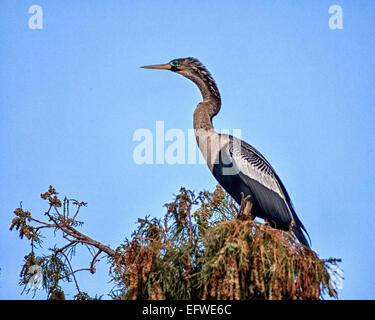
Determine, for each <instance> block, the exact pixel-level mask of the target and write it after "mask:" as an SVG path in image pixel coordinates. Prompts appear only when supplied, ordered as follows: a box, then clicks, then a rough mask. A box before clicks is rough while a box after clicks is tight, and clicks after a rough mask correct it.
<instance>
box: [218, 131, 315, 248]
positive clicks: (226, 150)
mask: <svg viewBox="0 0 375 320" xmlns="http://www.w3.org/2000/svg"><path fill="white" fill-rule="evenodd" d="M220 157H223V158H225V157H228V158H229V159H230V160H228V159H227V160H226V162H227V163H228V162H231V163H232V164H233V168H232V170H234V171H233V172H232V173H233V174H232V176H231V175H229V176H227V175H225V174H224V175H223V173H225V172H224V170H225V169H224V170H223V166H220V167H221V176H220V177H218V176H217V170H215V171H216V172H214V175H215V177H216V178H217V179H218V180H219V182H220V183H221V181H222V182H223V187H224V188H225V189H226V190H227V191H228V193H230V194H231V195H232V197H233V198H234V199H235V200H236V201H237V202H238V203H240V199H241V192H244V194H245V195H247V194H250V195H251V196H252V197H253V208H254V210H255V214H256V215H257V216H259V217H261V218H264V219H267V220H268V221H270V223H271V225H274V226H275V227H277V228H279V229H283V230H288V229H289V228H290V224H291V223H292V222H293V225H294V226H293V229H292V231H293V233H294V234H295V235H296V237H297V239H298V240H299V241H300V242H301V243H303V244H305V245H307V246H309V244H308V242H307V240H306V237H305V236H304V234H303V232H302V230H303V231H305V232H306V234H307V231H306V229H305V227H304V226H303V224H302V222H301V221H300V220H299V218H298V217H297V214H296V212H295V211H294V208H293V205H292V202H291V200H290V197H289V195H288V193H287V191H286V189H285V187H284V185H283V183H282V182H281V180H280V178H279V177H278V175H277V174H276V172H275V170H274V169H273V168H272V166H271V165H270V164H269V163H268V161H267V160H266V159H265V158H264V157H263V156H262V154H261V153H260V152H259V151H257V150H256V149H255V148H253V147H252V146H251V145H249V144H248V143H246V142H244V141H241V140H239V139H237V138H234V137H230V143H229V144H227V145H226V146H224V147H223V149H222V150H221V154H220ZM215 173H216V174H215ZM220 180H221V181H220ZM301 229H302V230H301Z"/></svg>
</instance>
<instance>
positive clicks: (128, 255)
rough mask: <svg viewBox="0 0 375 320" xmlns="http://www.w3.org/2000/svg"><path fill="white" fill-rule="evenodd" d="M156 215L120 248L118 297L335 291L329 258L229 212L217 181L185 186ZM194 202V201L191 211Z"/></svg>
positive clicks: (289, 295) (302, 295)
mask: <svg viewBox="0 0 375 320" xmlns="http://www.w3.org/2000/svg"><path fill="white" fill-rule="evenodd" d="M166 207H167V213H166V215H165V217H164V221H163V222H164V223H162V221H161V220H157V219H152V220H148V219H147V218H146V219H142V220H139V224H140V226H139V228H138V230H137V231H136V232H135V233H134V234H133V237H132V240H127V241H126V243H125V244H124V245H122V246H120V247H119V248H118V249H117V255H116V257H117V258H116V257H115V259H114V260H113V264H112V272H113V273H114V276H115V279H116V281H117V283H118V284H119V287H120V288H121V290H120V294H119V295H118V296H119V297H120V298H123V299H233V300H239V299H320V298H322V297H323V295H324V293H325V292H327V293H328V294H329V295H330V296H335V297H337V293H336V290H335V288H334V287H333V285H332V284H331V283H330V275H329V272H328V265H329V264H331V263H332V264H335V263H336V262H337V261H338V260H336V259H329V260H321V259H320V258H319V257H318V255H317V254H316V253H315V252H314V251H312V250H311V249H309V248H307V247H305V246H303V245H301V244H299V243H298V242H297V241H296V239H295V238H294V236H293V235H292V234H291V233H289V232H284V231H281V230H276V229H274V228H272V227H270V226H269V225H267V224H263V223H259V222H255V221H250V220H246V221H243V220H239V219H234V217H235V216H236V215H237V213H238V208H237V207H236V206H235V205H234V204H233V203H232V200H231V198H230V197H229V196H228V195H227V194H226V193H225V192H224V191H223V189H222V188H221V187H220V186H218V187H217V188H216V190H215V192H214V193H209V192H201V193H200V194H199V195H198V196H195V195H194V193H193V192H191V191H188V190H186V189H184V188H182V189H181V190H180V193H179V194H178V195H177V196H176V197H175V201H173V202H172V203H169V204H166ZM194 207H198V208H197V209H196V210H193V208H194Z"/></svg>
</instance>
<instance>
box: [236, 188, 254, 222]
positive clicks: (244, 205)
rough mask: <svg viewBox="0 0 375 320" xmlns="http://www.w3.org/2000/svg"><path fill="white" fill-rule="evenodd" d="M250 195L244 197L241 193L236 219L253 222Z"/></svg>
mask: <svg viewBox="0 0 375 320" xmlns="http://www.w3.org/2000/svg"><path fill="white" fill-rule="evenodd" d="M250 199H251V195H247V196H246V197H245V195H244V193H243V192H241V205H240V209H239V210H238V214H237V219H241V220H254V218H255V216H253V215H252V214H251V209H252V207H253V204H252V203H251V201H250Z"/></svg>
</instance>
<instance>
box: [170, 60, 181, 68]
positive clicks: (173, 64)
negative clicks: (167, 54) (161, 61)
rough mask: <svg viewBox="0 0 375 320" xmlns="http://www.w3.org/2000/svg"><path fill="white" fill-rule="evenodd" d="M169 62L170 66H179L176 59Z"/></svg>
mask: <svg viewBox="0 0 375 320" xmlns="http://www.w3.org/2000/svg"><path fill="white" fill-rule="evenodd" d="M169 64H170V65H171V66H172V67H175V68H177V67H178V66H179V62H178V61H177V60H173V61H171V62H169Z"/></svg>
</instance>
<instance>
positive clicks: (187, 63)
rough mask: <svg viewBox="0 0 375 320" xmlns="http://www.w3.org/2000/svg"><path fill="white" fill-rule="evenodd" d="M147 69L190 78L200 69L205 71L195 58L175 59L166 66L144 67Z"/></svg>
mask: <svg viewBox="0 0 375 320" xmlns="http://www.w3.org/2000/svg"><path fill="white" fill-rule="evenodd" d="M141 68H145V69H165V70H170V71H173V72H177V73H179V74H182V75H183V76H189V75H192V74H194V73H196V72H197V71H198V69H205V68H204V66H203V65H202V64H201V63H200V62H199V60H197V59H195V58H179V59H174V60H172V61H170V62H168V63H166V64H155V65H151V66H144V67H141Z"/></svg>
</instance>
